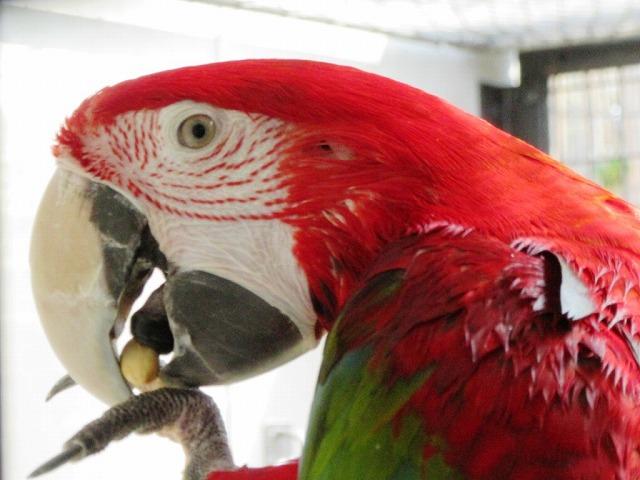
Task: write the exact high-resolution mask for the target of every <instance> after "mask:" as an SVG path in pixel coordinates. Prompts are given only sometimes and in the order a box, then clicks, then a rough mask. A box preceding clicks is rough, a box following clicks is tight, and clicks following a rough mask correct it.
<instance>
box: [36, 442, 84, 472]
mask: <svg viewBox="0 0 640 480" xmlns="http://www.w3.org/2000/svg"><path fill="white" fill-rule="evenodd" d="M82 456H83V455H82V447H81V446H80V445H72V446H70V447H69V448H67V449H65V450H63V451H62V453H59V454H58V455H56V456H55V457H53V458H52V459H51V460H49V461H47V462H45V463H43V464H42V465H40V466H39V467H38V468H36V469H35V470H34V471H33V472H31V473H30V474H29V476H28V477H27V478H36V477H39V476H40V475H44V474H45V473H49V472H50V471H52V470H55V469H56V468H58V467H60V466H62V465H64V464H65V463H68V462H71V461H73V460H78V459H80V458H82Z"/></svg>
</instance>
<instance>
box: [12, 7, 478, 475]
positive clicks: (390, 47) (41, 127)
mask: <svg viewBox="0 0 640 480" xmlns="http://www.w3.org/2000/svg"><path fill="white" fill-rule="evenodd" d="M12 3H13V5H12ZM105 4H108V5H109V9H107V10H105V7H104V5H105ZM142 4H145V2H131V3H127V2H122V1H119V0H118V1H112V2H96V1H88V2H72V1H65V0H60V1H49V2H42V1H25V2H8V3H7V2H3V5H2V7H1V11H0V35H1V36H0V40H1V44H0V47H1V50H0V62H1V63H0V102H1V106H2V116H1V126H0V135H1V137H0V139H1V150H0V155H1V157H0V160H1V162H0V169H1V170H0V174H1V180H2V187H1V190H0V195H1V197H0V198H1V202H2V203H1V207H2V230H1V232H2V237H1V239H2V278H1V281H2V305H1V307H2V324H1V329H2V331H1V333H2V338H1V340H2V344H1V359H2V407H3V411H2V420H3V422H2V423H3V432H2V447H3V457H4V458H3V461H4V465H3V475H2V478H4V479H6V480H17V479H23V478H25V476H26V475H27V473H28V472H29V471H31V470H32V469H33V468H35V467H36V466H37V464H39V463H40V462H41V461H43V460H45V459H47V458H48V457H49V456H50V455H52V454H54V453H57V451H58V449H59V448H60V446H61V445H62V443H63V442H64V441H65V440H66V439H67V438H68V437H69V436H70V435H72V434H73V433H74V432H75V431H76V429H77V428H78V427H79V426H81V425H84V424H85V423H86V422H88V421H89V420H92V419H93V418H95V417H97V416H98V415H99V414H101V412H102V411H103V408H104V407H103V406H102V405H101V404H99V403H98V402H97V401H95V400H93V399H92V398H90V397H89V396H88V394H86V393H85V392H83V391H82V390H80V389H73V390H71V391H69V392H66V393H64V394H61V395H60V397H58V398H56V399H54V400H53V401H52V402H50V403H48V404H45V403H44V401H43V399H44V396H45V394H46V392H47V390H48V389H49V387H50V386H51V385H52V384H53V382H54V381H55V380H57V379H58V378H59V377H60V376H61V375H62V374H64V371H63V368H62V367H61V365H60V364H59V363H58V361H57V360H56V358H55V357H54V356H53V354H52V352H51V350H50V349H49V347H48V344H47V342H46V339H45V337H44V334H43V332H42V331H41V329H40V326H39V323H38V319H37V316H36V313H35V309H34V306H33V301H32V298H31V291H30V284H29V271H28V245H29V235H30V228H31V223H32V221H33V216H34V213H35V210H36V208H37V205H38V201H39V198H40V195H41V193H42V192H43V190H44V187H45V185H46V182H47V181H48V178H49V177H50V175H51V173H52V171H53V169H54V164H53V161H52V159H51V156H50V152H49V147H50V144H51V142H52V139H53V136H54V134H55V132H56V130H57V128H58V126H59V125H60V123H61V122H62V120H63V119H64V117H65V115H67V114H69V113H70V112H71V111H72V110H73V109H74V108H75V107H76V106H77V105H78V104H79V102H80V101H81V100H82V99H83V98H85V97H86V96H88V95H90V94H91V93H93V92H94V91H96V90H98V89H99V88H101V87H102V86H104V85H106V84H110V83H114V82H117V81H119V80H123V79H126V78H129V77H134V76H138V75H141V74H144V73H149V72H152V71H157V70H161V69H166V68H172V67H177V66H181V65H188V64H197V63H206V62H211V61H215V60H219V59H230V58H242V57H259V56H268V57H283V56H288V57H300V58H315V59H324V60H329V61H334V62H337V63H350V64H352V65H356V66H359V67H361V68H364V69H367V70H371V71H375V72H379V73H382V74H384V75H387V76H390V77H393V78H396V79H399V80H402V81H405V82H407V83H411V84H413V85H415V86H417V87H420V88H423V89H425V90H428V91H430V92H432V93H435V94H438V95H441V96H443V97H445V98H446V99H448V100H450V101H451V102H453V103H454V104H457V105H459V106H461V107H462V108H464V109H466V110H468V111H470V112H472V113H477V112H478V110H479V93H478V91H479V89H478V63H477V59H476V57H475V55H474V54H472V53H469V52H465V51H460V50H456V49H452V48H448V47H438V46H430V45H426V44H417V43H415V42H408V41H399V40H394V39H389V38H386V37H384V36H381V35H374V34H367V33H365V32H358V31H350V30H348V29H336V28H334V27H328V26H324V25H317V24H310V23H309V22H304V23H303V24H300V23H299V22H296V21H292V20H283V19H278V18H274V17H269V16H265V15H256V14H248V13H244V12H239V11H229V10H226V9H216V8H215V7H209V6H203V5H198V6H197V7H194V4H192V3H191V2H181V1H177V0H171V1H158V2H153V3H152V4H149V2H146V6H147V7H149V8H150V5H155V6H156V7H155V8H156V10H151V9H149V8H147V10H145V11H144V12H143V13H144V15H142V16H139V14H136V10H135V9H139V8H140V5H142ZM16 5H19V6H16ZM131 5H135V9H134V7H133V6H131ZM25 6H30V7H32V8H33V9H31V10H30V9H27V8H24V7H25ZM165 7H166V8H167V9H168V10H167V11H170V14H169V18H165V17H166V15H165V16H162V15H163V14H162V12H161V11H160V10H162V8H165ZM193 8H197V12H195V13H197V18H196V17H195V16H194V15H195V13H194V11H193ZM185 12H186V13H185ZM136 15H138V17H136ZM185 15H186V16H185ZM207 15H209V18H207V17H206V16H207ZM172 19H173V20H175V21H174V22H172V21H171V20H172ZM190 22H192V23H193V28H192V29H191V27H190V25H191V23H190ZM234 22H235V23H234ZM207 25H217V26H218V27H217V29H216V28H213V27H212V28H210V29H208V28H207ZM330 40H331V41H330ZM305 49H306V50H305ZM320 353H321V352H320V351H315V352H312V353H310V354H308V355H306V356H304V357H302V358H301V359H299V360H297V361H295V362H292V363H291V364H289V365H287V366H285V367H282V368H280V369H278V370H276V371H274V372H271V373H269V374H266V375H262V376H260V377H259V378H256V379H253V380H250V381H246V382H242V383H240V384H236V385H233V386H231V387H220V388H216V389H210V390H209V391H210V392H211V393H212V394H213V396H214V398H215V399H216V401H217V402H218V403H219V404H220V406H221V408H222V410H223V413H224V415H225V419H226V421H227V427H228V428H229V430H230V437H231V442H232V448H233V451H234V454H235V457H236V461H237V462H239V463H250V464H254V465H257V464H261V463H263V462H264V461H265V459H266V455H265V450H264V445H263V438H264V437H265V435H266V433H265V432H266V430H269V431H271V432H272V433H273V431H274V428H275V431H276V432H277V431H278V428H279V427H278V425H284V427H283V430H284V431H291V432H293V433H294V434H298V435H300V436H302V432H303V431H304V428H305V426H306V417H307V413H308V409H309V406H310V399H311V395H312V393H313V384H314V382H315V376H316V371H317V368H318V363H319V358H320ZM269 426H272V427H273V426H275V427H274V428H269ZM181 469H182V452H181V449H180V448H178V447H177V446H175V445H174V444H172V443H170V442H169V441H168V440H165V439H162V438H158V437H154V436H145V437H134V438H129V439H126V440H124V441H121V442H119V443H118V444H116V445H114V446H112V447H111V448H109V449H108V451H107V452H106V453H103V454H100V455H98V456H97V457H96V458H92V459H87V460H85V461H84V462H82V463H80V464H78V465H73V466H67V467H65V468H63V469H62V470H60V471H58V472H55V473H52V474H51V475H50V476H49V477H48V478H50V479H51V480H55V479H65V480H72V479H86V478H92V479H107V478H108V479H113V478H147V477H153V478H167V479H177V478H179V474H180V471H181ZM120 473H121V474H122V476H120V477H119V476H118V474H120Z"/></svg>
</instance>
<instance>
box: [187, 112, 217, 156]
mask: <svg viewBox="0 0 640 480" xmlns="http://www.w3.org/2000/svg"><path fill="white" fill-rule="evenodd" d="M215 136H216V124H215V123H214V121H213V119H212V118H211V117H210V116H209V115H204V114H201V113H199V114H196V115H191V116H190V117H187V118H185V119H184V120H183V121H182V123H180V126H179V127H178V142H179V143H180V145H182V146H184V147H187V148H193V149H196V148H203V147H206V146H207V145H209V144H210V143H211V141H212V140H213V138H214V137H215Z"/></svg>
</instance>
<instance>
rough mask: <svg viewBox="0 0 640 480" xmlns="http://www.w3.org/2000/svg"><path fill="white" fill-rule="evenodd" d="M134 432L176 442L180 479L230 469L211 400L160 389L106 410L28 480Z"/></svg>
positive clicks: (228, 453)
mask: <svg viewBox="0 0 640 480" xmlns="http://www.w3.org/2000/svg"><path fill="white" fill-rule="evenodd" d="M133 432H138V433H151V432H158V433H161V434H163V435H166V436H169V437H170V438H172V439H173V440H175V441H177V442H178V443H180V444H181V445H182V446H183V448H184V450H185V453H186V456H187V464H186V468H185V472H184V479H185V480H202V479H203V478H205V476H206V474H207V473H209V472H212V471H215V470H231V469H233V468H235V467H234V464H233V459H232V457H231V451H230V449H229V445H228V442H227V433H226V431H225V428H224V423H223V421H222V418H221V416H220V411H219V410H218V407H217V406H216V404H215V403H214V401H213V400H212V399H211V398H210V397H209V396H207V395H205V394H204V393H202V392H200V391H199V390H193V389H177V388H160V389H158V390H153V391H151V392H147V393H142V394H140V395H138V396H134V397H131V398H130V399H129V400H127V401H125V402H123V403H121V404H119V405H116V406H115V407H112V408H110V409H109V410H107V411H106V412H105V413H104V414H103V415H102V417H100V418H98V419H97V420H94V421H93V422H91V423H89V424H88V425H86V426H85V427H84V428H82V429H81V430H80V431H79V432H78V433H76V434H75V435H74V436H73V437H72V438H71V439H69V441H67V442H66V443H65V445H64V449H63V451H62V453H60V454H59V455H57V456H55V457H54V458H52V459H51V460H49V461H48V462H46V463H45V464H43V465H42V466H40V467H39V468H38V469H36V470H35V471H34V472H33V473H32V474H31V475H30V478H33V477H36V476H38V475H42V474H43V473H46V472H49V471H51V470H53V469H55V468H57V467H59V466H61V465H63V464H65V463H67V462H69V461H75V460H79V459H81V458H84V457H86V456H88V455H91V454H94V453H97V452H99V451H100V450H102V449H104V448H105V447H106V446H107V445H109V443H111V442H112V441H114V440H119V439H122V438H124V437H126V436H128V435H129V434H131V433H133Z"/></svg>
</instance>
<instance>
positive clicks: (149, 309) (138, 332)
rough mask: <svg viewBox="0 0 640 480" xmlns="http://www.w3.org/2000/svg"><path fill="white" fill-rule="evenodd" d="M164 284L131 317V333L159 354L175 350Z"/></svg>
mask: <svg viewBox="0 0 640 480" xmlns="http://www.w3.org/2000/svg"><path fill="white" fill-rule="evenodd" d="M163 289H164V285H162V286H160V288H158V289H157V290H155V291H154V292H153V293H152V294H151V295H150V296H149V298H148V300H147V302H146V303H145V304H144V305H143V306H142V308H141V309H140V310H138V311H137V312H136V313H134V314H133V316H132V317H131V334H132V335H133V337H134V338H135V339H136V340H137V341H138V342H139V343H140V344H142V345H145V346H147V347H149V348H152V349H153V350H154V351H155V352H157V353H159V354H166V353H170V352H171V351H172V350H173V334H172V333H171V328H170V327H169V320H168V318H167V313H166V310H165V307H164V301H163Z"/></svg>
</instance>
